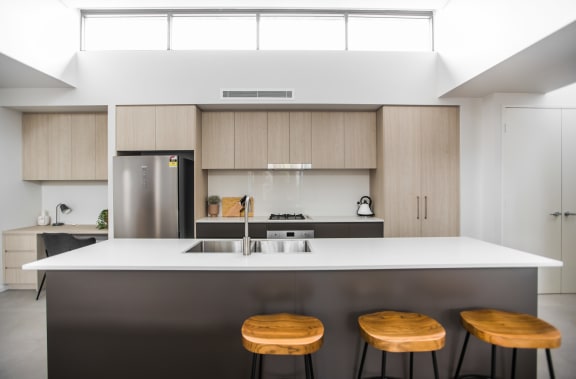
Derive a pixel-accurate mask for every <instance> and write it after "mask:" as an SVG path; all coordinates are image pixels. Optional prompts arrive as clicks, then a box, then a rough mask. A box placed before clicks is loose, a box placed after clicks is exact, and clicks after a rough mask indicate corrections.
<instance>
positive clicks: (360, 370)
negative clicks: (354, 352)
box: [358, 342, 368, 379]
mask: <svg viewBox="0 0 576 379" xmlns="http://www.w3.org/2000/svg"><path fill="white" fill-rule="evenodd" d="M367 348H368V342H364V349H362V358H361V359H360V368H359V369H358V379H362V370H363V369H364V359H365V358H366V349H367Z"/></svg>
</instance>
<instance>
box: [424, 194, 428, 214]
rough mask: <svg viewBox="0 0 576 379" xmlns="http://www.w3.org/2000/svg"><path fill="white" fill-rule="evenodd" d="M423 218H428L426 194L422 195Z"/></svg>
mask: <svg viewBox="0 0 576 379" xmlns="http://www.w3.org/2000/svg"><path fill="white" fill-rule="evenodd" d="M424 220H428V196H424Z"/></svg>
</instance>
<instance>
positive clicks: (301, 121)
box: [268, 112, 312, 163]
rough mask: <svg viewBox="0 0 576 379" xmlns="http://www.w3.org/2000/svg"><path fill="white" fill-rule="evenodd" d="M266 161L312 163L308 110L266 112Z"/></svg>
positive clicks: (310, 116)
mask: <svg viewBox="0 0 576 379" xmlns="http://www.w3.org/2000/svg"><path fill="white" fill-rule="evenodd" d="M268 163H312V114H311V113H310V112H268Z"/></svg>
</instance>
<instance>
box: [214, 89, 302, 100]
mask: <svg viewBox="0 0 576 379" xmlns="http://www.w3.org/2000/svg"><path fill="white" fill-rule="evenodd" d="M222 99H229V100H236V99H242V100H249V99H253V100H260V99H266V100H269V99H277V100H293V99H294V91H293V90H290V89H281V90H258V89H240V90H236V89H234V90H232V89H224V90H222Z"/></svg>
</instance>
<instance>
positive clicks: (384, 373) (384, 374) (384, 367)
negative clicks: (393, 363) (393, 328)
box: [380, 350, 386, 379]
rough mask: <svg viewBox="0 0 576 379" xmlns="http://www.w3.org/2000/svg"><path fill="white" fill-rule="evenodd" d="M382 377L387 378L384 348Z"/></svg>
mask: <svg viewBox="0 0 576 379" xmlns="http://www.w3.org/2000/svg"><path fill="white" fill-rule="evenodd" d="M380 376H381V377H382V379H386V352H385V351H384V350H382V372H381V373H380Z"/></svg>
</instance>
